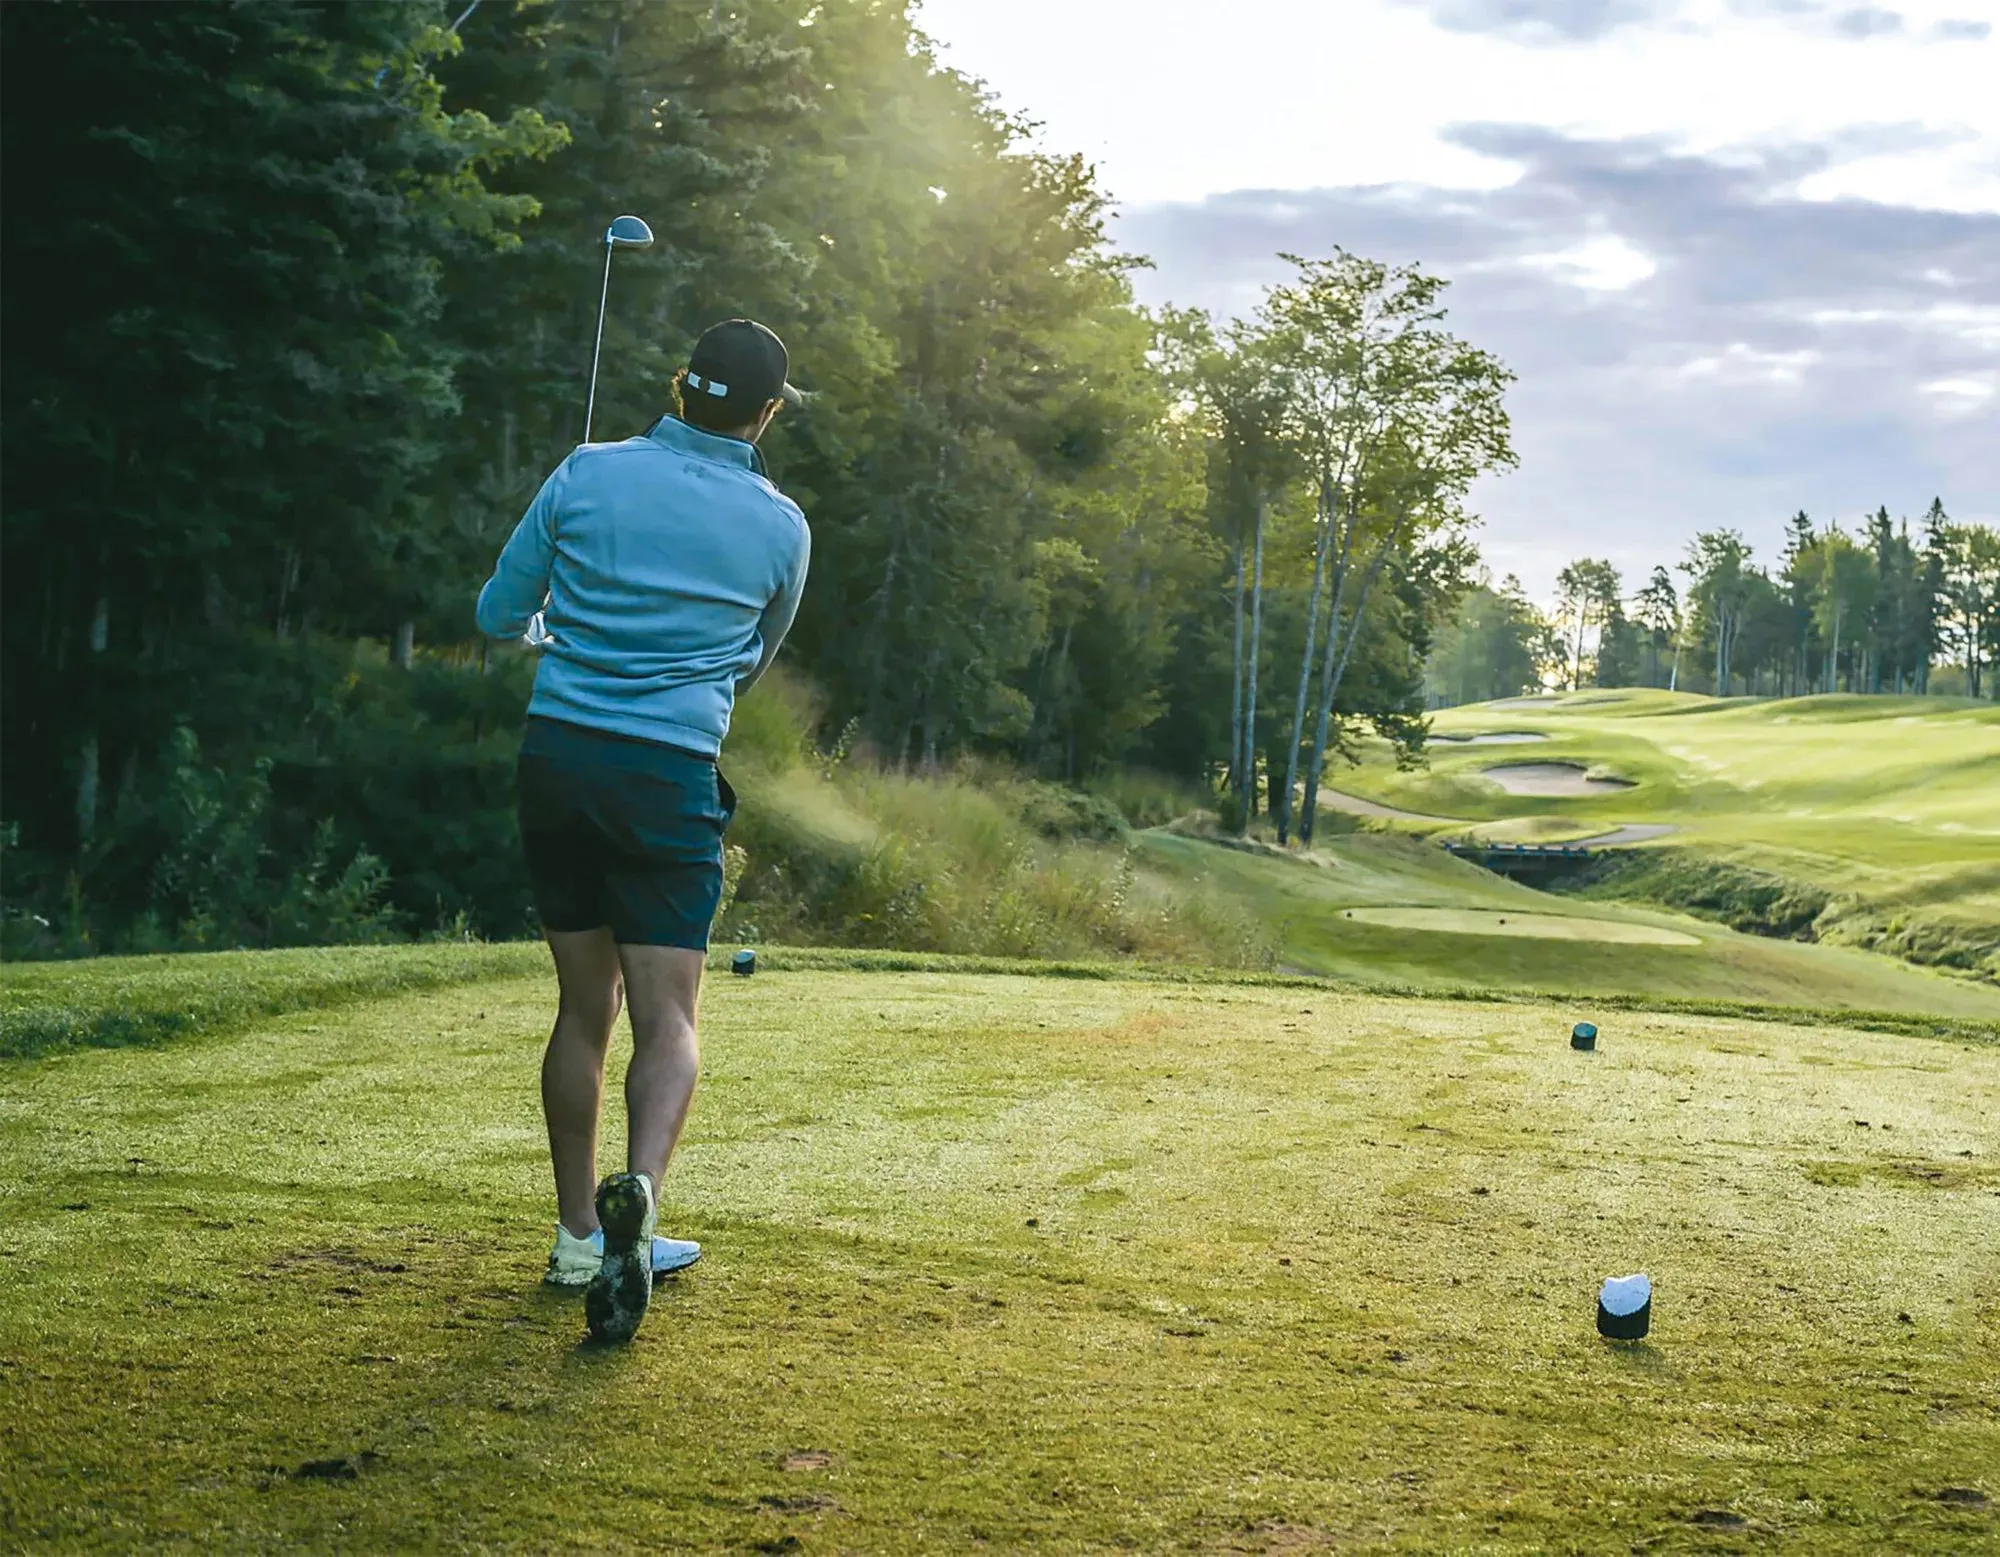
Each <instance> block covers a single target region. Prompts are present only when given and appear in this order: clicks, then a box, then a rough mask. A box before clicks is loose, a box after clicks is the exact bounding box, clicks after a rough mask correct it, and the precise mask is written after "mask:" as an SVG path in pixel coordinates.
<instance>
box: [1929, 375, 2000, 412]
mask: <svg viewBox="0 0 2000 1557" xmlns="http://www.w3.org/2000/svg"><path fill="white" fill-rule="evenodd" d="M1917 388H1918V389H1920V390H1922V391H1923V392H1924V393H1925V394H1927V395H1929V396H1930V397H1931V400H1932V403H1933V404H1934V405H1935V407H1936V409H1937V411H1938V413H1939V414H1940V415H1942V416H1954V417H1955V416H1970V415H1972V414H1973V413H1974V412H1977V411H1984V410H1985V409H1986V408H1987V407H1988V406H1989V405H1991V404H1992V402H1993V400H1994V398H1995V397H1996V396H2000V372H1992V373H1979V374H1972V375H1967V376H1962V377H1958V378H1934V379H1932V380H1931V381H1930V382H1929V383H1928V384H1919V385H1918V386H1917Z"/></svg>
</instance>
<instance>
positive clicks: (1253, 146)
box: [919, 0, 2000, 210]
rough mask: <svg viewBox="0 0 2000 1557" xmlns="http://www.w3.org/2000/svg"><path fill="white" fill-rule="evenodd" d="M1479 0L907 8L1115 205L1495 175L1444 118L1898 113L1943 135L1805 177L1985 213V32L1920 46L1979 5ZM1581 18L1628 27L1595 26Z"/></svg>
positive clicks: (1996, 170)
mask: <svg viewBox="0 0 2000 1557" xmlns="http://www.w3.org/2000/svg"><path fill="white" fill-rule="evenodd" d="M1454 4H1457V5H1458V10H1457V11H1456V12H1455V13H1454V14H1456V15H1457V16H1459V18H1460V19H1461V21H1463V20H1464V19H1465V15H1466V10H1467V8H1466V7H1465V6H1464V5H1463V4H1462V0H1454ZM1482 4H1483V5H1484V8H1485V9H1486V10H1488V11H1491V12H1493V13H1494V15H1495V16H1496V17H1498V18H1500V21H1501V22H1502V23H1503V24H1505V25H1503V26H1502V27H1501V30H1499V31H1492V30H1488V31H1478V30H1473V31H1467V30H1463V28H1460V29H1457V30H1454V29H1448V28H1445V27H1441V26H1439V25H1438V24H1437V23H1436V22H1435V21H1434V20H1433V19H1432V17H1431V16H1430V15H1429V14H1427V12H1426V10H1425V9H1424V8H1423V7H1422V6H1421V5H1412V4H1403V3H1398V0H1337V3H1336V0H1236V3H1234V4H1229V5H1222V4H1218V3H1216V0H923V6H922V9H921V11H920V12H919V21H920V23H921V25H922V26H924V28H925V29H926V30H928V31H929V32H931V33H932V34H933V35H934V36H936V37H937V38H939V39H940V40H941V41H942V43H943V45H944V57H945V59H946V61H947V62H948V63H950V64H952V65H955V66H957V67H958V68H959V69H962V70H965V71H967V72H968V73H970V74H972V75H975V76H978V77H981V78H983V79H985V80H986V81H988V82H989V83H991V85H992V86H993V88H994V89H995V90H996V91H997V92H998V93H999V95H1000V97H1001V100H1002V101H1003V102H1004V103H1006V104H1007V105H1008V106H1009V107H1010V108H1013V109H1015V110H1017V111H1021V112H1025V113H1027V114H1028V115H1029V116H1030V117H1031V118H1034V119H1037V120H1040V121H1042V122H1043V123H1044V124H1045V126H1046V132H1045V139H1046V141H1047V143H1048V144H1049V145H1051V146H1052V147H1058V148H1061V149H1062V150H1065V151H1081V152H1083V153H1084V155H1085V156H1087V157H1090V158H1091V159H1093V160H1095V161H1097V162H1099V163H1100V164H1101V166H1102V167H1103V170H1104V173H1105V177H1106V180H1107V183H1108V185H1109V187H1110V189H1111V190H1112V192H1113V193H1114V194H1115V195H1117V196H1118V197H1119V198H1121V199H1123V200H1126V201H1132V202H1150V201H1160V200H1191V199H1199V198H1201V197H1202V196H1204V195H1208V194H1213V193H1216V192H1218V191H1221V190H1226V189H1313V188H1322V187H1329V186H1336V185H1338V186H1351V185H1363V184H1384V183H1396V182H1403V181H1407V182H1414V183H1422V184H1428V185H1433V186H1438V187H1449V188H1465V189H1491V188H1495V187H1498V186H1499V185H1501V184H1504V183H1505V182H1506V181H1507V179H1508V178H1510V177H1511V176H1513V174H1514V173H1515V172H1516V171H1517V170H1516V169H1513V168H1510V167H1509V166H1508V165H1506V164H1504V163H1495V162H1494V161H1493V160H1492V159H1489V158H1486V157H1482V156H1480V155H1478V154H1476V153H1475V152H1473V151H1472V150H1470V149H1468V148H1466V147H1464V146H1462V145H1458V144H1455V143H1454V142H1452V141H1451V140H1449V139H1448V138H1447V137H1446V135H1445V133H1444V131H1445V129H1446V127H1447V126H1448V124H1450V123H1451V122H1455V121H1456V122H1467V121H1494V122H1499V121H1508V122H1517V123H1519V122H1530V123H1537V124H1541V125H1544V126H1546V127H1549V128H1553V129H1560V130H1562V131H1564V132H1565V133H1567V134H1571V135H1579V136H1593V137H1600V138H1617V137H1631V136H1638V135H1656V136H1664V137H1666V138H1667V139H1668V140H1669V141H1670V142H1671V143H1672V144H1675V145H1678V146H1681V147H1682V148H1684V149H1687V150H1691V151H1696V152H1702V153H1710V152H1714V151H1716V150H1717V149H1719V148H1722V147H1725V146H1730V145H1735V144H1741V143H1745V142H1750V141H1755V140H1760V139H1771V138H1777V139H1786V140H1794V141H1808V140H1811V141H1818V140H1824V139H1826V138H1828V137H1831V136H1833V135H1836V134H1837V133H1839V132H1841V131H1843V130H1846V129H1849V128H1851V127H1853V126H1855V125H1865V124H1910V125H1917V126H1923V127H1925V128H1927V129H1929V130H1931V131H1934V132H1938V133H1940V134H1947V133H1948V134H1953V135H1957V136H1960V137H1962V138H1961V139H1959V140H1958V141H1956V142H1955V143H1954V144H1952V145H1951V146H1949V147H1947V148H1943V149H1940V148H1938V147H1935V146H1933V147H1929V148H1926V147H1923V146H1917V145H1910V146H1905V147H1903V148H1901V149H1899V150H1896V151H1894V152H1892V153H1889V154H1887V155H1885V156H1884V157H1882V158H1880V159H1878V160H1876V161H1873V162H1871V163H1870V164H1869V165H1868V166H1866V167H1861V168H1859V169H1857V170H1855V171H1853V172H1850V173H1848V174H1846V175H1842V176H1844V177H1845V178H1846V179H1847V182H1845V183H1843V182H1842V181H1841V177H1837V176H1833V175H1822V176H1821V177H1820V179H1819V182H1818V183H1817V184H1816V185H1815V189H1816V191H1817V192H1819V193H1820V194H1822V195H1824V197H1826V198H1836V197H1840V196H1848V195H1867V196H1871V197H1878V196H1880V197H1887V198H1890V199H1894V200H1897V201H1898V202H1901V203H1908V202H1911V201H1914V200H1917V199H1921V200H1923V201H1925V202H1927V203H1935V204H1939V205H1940V206H1942V207H1943V208H1947V209H1958V210H2000V157H1996V148H2000V92H1995V91H1994V90H1993V86H1992V83H1993V81H1994V80H1995V79H2000V37H1996V36H1994V35H1990V34H1989V35H1988V36H1986V37H1985V38H1973V37H1971V36H1970V35H1969V34H1968V35H1966V36H1964V37H1963V38H1962V39H1957V40H1954V41H1949V42H1935V41H1932V37H1933V34H1934V32H1935V30H1936V29H1937V28H1938V27H1940V26H1943V25H1944V24H1946V23H1949V22H1952V21H1954V20H1956V21H1966V20H1974V21H1976V20H1978V19H1980V17H1982V16H1984V15H1987V14H1991V13H1992V12H1993V11H1994V10H1995V6H1994V0H1896V4H1895V5H1894V10H1895V11H1896V13H1897V14H1898V15H1899V16H1901V17H1903V18H1904V19H1905V23H1906V25H1904V26H1903V27H1901V28H1900V29H1897V30H1895V31H1894V32H1889V33H1882V34H1878V35H1877V36H1873V37H1868V38H1865V39H1856V38H1855V37H1852V36H1849V35H1847V34H1845V33H1843V32H1842V31H1841V29H1840V27H1839V25H1837V23H1838V19H1839V17H1840V16H1841V15H1844V14H1847V13H1849V12H1852V11H1855V10H1858V9H1865V7H1861V6H1857V5H1853V4H1844V5H1840V6H1830V5H1819V6H1809V5H1806V4H1804V3H1802V0H1782V3H1781V4H1778V5H1759V6H1751V7H1747V8H1746V7H1745V6H1744V5H1743V4H1742V3H1741V0H1680V3H1672V0H1660V3H1654V0H1646V3H1643V4H1640V3H1634V4H1629V5H1623V4H1605V5H1592V4H1589V3H1584V0H1482ZM1746 9H1747V12H1748V14H1746ZM1974 13H1978V14H1974ZM1593 14H1595V15H1598V16H1601V17H1602V18H1612V19H1615V18H1619V17H1631V18H1634V19H1635V20H1633V21H1632V22H1631V23H1629V24H1627V25H1619V26H1615V27H1612V28H1610V30H1598V27H1597V25H1596V23H1593V22H1592V20H1591V17H1592V15H1593ZM1508 17H1513V18H1515V22H1513V23H1506V18H1508ZM1536 17H1547V18H1552V19H1553V20H1552V21H1550V22H1549V23H1548V24H1546V25H1542V26H1539V27H1537V26H1535V25H1531V24H1532V23H1533V21H1534V19H1535V18H1536ZM1565 19H1567V21H1566V22H1565ZM1570 36H1574V37H1576V38H1578V39H1579V40H1580V41H1574V42H1571V41H1565V39H1566V38H1568V37H1570ZM1534 37H1541V38H1543V39H1544V40H1546V39H1548V38H1550V37H1553V38H1554V39H1555V40H1556V41H1557V42H1558V43H1559V45H1560V46H1554V47H1537V46H1530V44H1529V42H1527V41H1523V40H1527V39H1532V38H1534ZM1106 60H1116V61H1117V62H1118V64H1117V68H1115V69H1111V70H1107V69H1106V68H1105V65H1104V62H1105V61H1106Z"/></svg>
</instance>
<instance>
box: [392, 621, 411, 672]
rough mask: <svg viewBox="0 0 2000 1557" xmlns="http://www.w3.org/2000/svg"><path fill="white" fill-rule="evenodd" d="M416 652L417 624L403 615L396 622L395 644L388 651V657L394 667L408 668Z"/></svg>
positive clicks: (399, 668)
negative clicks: (402, 617)
mask: <svg viewBox="0 0 2000 1557" xmlns="http://www.w3.org/2000/svg"><path fill="white" fill-rule="evenodd" d="M416 652H417V624H416V623H415V622H413V621H411V620H410V619H409V618H408V617H405V618H404V619H403V620H402V621H400V622H398V623H397V624H396V646H395V647H394V648H393V649H392V650H391V651H390V654H389V658H390V659H391V660H392V661H393V662H394V664H395V666H396V669H398V670H408V669H409V668H410V662H411V660H412V659H414V658H415V656H416Z"/></svg>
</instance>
